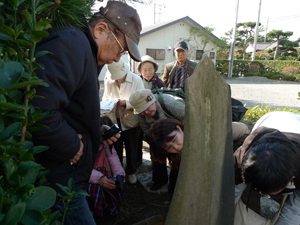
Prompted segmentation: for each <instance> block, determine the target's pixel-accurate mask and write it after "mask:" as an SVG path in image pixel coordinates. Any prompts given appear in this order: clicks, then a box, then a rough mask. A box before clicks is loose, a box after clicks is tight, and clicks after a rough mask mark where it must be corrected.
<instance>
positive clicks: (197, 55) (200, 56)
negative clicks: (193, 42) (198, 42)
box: [196, 50, 203, 60]
mask: <svg viewBox="0 0 300 225" xmlns="http://www.w3.org/2000/svg"><path fill="white" fill-rule="evenodd" d="M202 56H203V50H196V60H200V59H202Z"/></svg>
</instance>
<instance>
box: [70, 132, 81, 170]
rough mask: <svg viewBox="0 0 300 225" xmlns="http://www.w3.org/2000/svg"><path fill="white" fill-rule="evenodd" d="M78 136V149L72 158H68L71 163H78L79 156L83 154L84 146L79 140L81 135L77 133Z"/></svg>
mask: <svg viewBox="0 0 300 225" xmlns="http://www.w3.org/2000/svg"><path fill="white" fill-rule="evenodd" d="M78 137H79V139H80V148H79V151H78V152H77V154H76V155H75V156H74V157H73V159H70V163H71V165H72V164H76V163H78V161H79V160H80V157H81V156H82V155H83V147H84V145H83V143H82V141H81V139H82V135H81V134H78Z"/></svg>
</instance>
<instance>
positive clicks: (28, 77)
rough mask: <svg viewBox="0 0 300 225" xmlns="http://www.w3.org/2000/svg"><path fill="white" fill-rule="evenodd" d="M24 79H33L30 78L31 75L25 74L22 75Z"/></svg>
mask: <svg viewBox="0 0 300 225" xmlns="http://www.w3.org/2000/svg"><path fill="white" fill-rule="evenodd" d="M22 77H24V78H27V79H31V78H32V77H31V76H30V74H29V73H27V72H25V71H24V73H23V74H22Z"/></svg>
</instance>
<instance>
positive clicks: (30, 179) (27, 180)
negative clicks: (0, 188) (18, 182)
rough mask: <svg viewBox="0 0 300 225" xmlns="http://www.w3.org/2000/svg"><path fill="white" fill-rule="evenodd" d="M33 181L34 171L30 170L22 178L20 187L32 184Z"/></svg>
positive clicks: (34, 177) (34, 178)
mask: <svg viewBox="0 0 300 225" xmlns="http://www.w3.org/2000/svg"><path fill="white" fill-rule="evenodd" d="M35 181H36V170H34V169H31V170H29V171H28V172H27V173H26V175H25V176H24V177H23V180H22V186H26V185H28V184H34V183H35Z"/></svg>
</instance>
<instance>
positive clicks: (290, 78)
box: [282, 76, 296, 81]
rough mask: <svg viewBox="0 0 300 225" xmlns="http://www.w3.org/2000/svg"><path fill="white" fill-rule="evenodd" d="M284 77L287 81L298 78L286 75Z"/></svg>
mask: <svg viewBox="0 0 300 225" xmlns="http://www.w3.org/2000/svg"><path fill="white" fill-rule="evenodd" d="M282 79H283V80H287V81H294V80H296V77H295V76H284V77H283V78H282Z"/></svg>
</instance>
